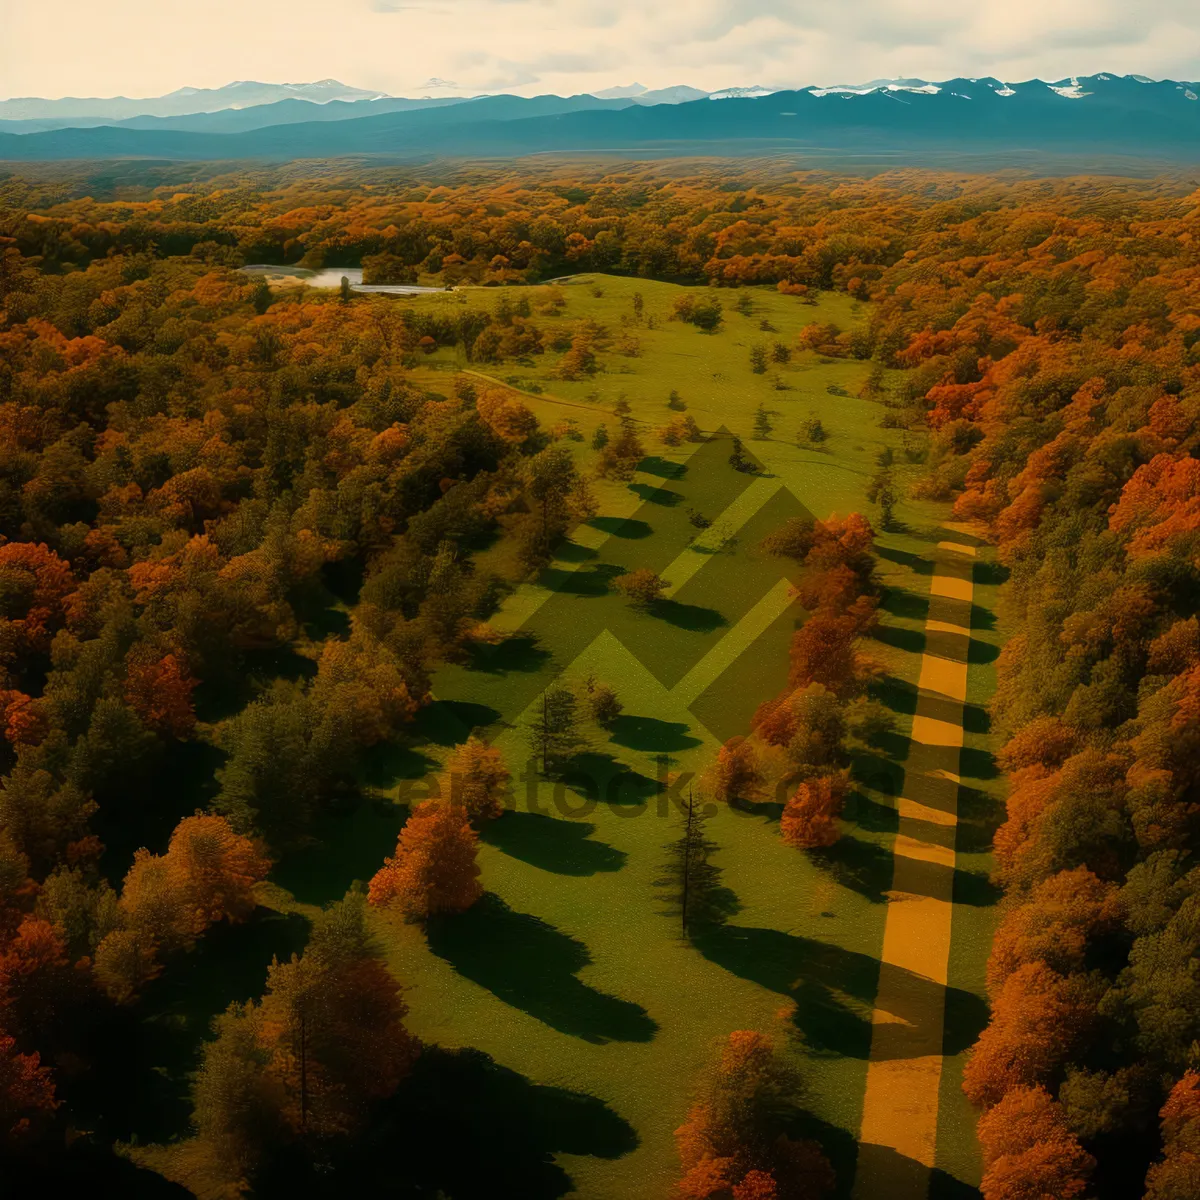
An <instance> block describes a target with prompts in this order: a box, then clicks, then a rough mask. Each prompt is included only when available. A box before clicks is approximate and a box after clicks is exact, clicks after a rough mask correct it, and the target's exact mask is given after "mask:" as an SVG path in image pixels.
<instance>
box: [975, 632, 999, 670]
mask: <svg viewBox="0 0 1200 1200" xmlns="http://www.w3.org/2000/svg"><path fill="white" fill-rule="evenodd" d="M999 657H1000V647H999V646H993V645H992V643H991V642H981V641H980V640H979V639H978V638H971V639H970V641H969V642H968V643H967V662H969V663H975V664H980V665H985V664H987V663H993V662H995V661H996V659H998V658H999Z"/></svg>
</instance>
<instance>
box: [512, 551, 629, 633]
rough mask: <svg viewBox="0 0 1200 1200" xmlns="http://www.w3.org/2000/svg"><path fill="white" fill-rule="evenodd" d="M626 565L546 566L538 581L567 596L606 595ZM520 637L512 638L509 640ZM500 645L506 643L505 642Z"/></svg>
mask: <svg viewBox="0 0 1200 1200" xmlns="http://www.w3.org/2000/svg"><path fill="white" fill-rule="evenodd" d="M624 571H625V568H624V567H617V566H613V564H612V563H597V564H596V565H595V566H593V567H589V568H587V569H586V570H579V571H565V570H563V568H562V567H544V568H543V569H542V572H541V574H540V575H539V576H538V583H540V584H541V585H542V587H545V588H549V589H550V590H551V591H552V592H562V593H563V594H564V595H567V596H593V597H595V596H604V595H606V594H607V593H608V592H609V591H610V590H611V589H610V587H609V584H610V583H611V582H612V580H613V579H615V578H616V577H617V576H618V575H622V574H624ZM516 640H518V639H515V638H510V639H509V641H516ZM500 645H504V643H503V642H501V643H500Z"/></svg>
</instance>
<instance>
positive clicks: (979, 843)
mask: <svg viewBox="0 0 1200 1200" xmlns="http://www.w3.org/2000/svg"><path fill="white" fill-rule="evenodd" d="M1003 821H1004V806H1003V805H1002V804H1000V803H998V802H997V801H996V800H994V799H993V798H992V797H991V796H989V795H988V794H987V792H982V791H980V790H979V789H978V788H972V787H960V788H959V789H958V850H959V853H960V854H986V853H987V852H988V851H989V850H990V849H991V848H992V839H993V838H994V837H995V835H996V830H997V829H999V828H1000V825H1001V824H1002V823H1003Z"/></svg>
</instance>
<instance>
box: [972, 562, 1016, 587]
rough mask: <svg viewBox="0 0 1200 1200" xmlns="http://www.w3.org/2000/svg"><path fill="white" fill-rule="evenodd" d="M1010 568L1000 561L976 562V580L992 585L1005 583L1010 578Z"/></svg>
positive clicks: (979, 582) (983, 584)
mask: <svg viewBox="0 0 1200 1200" xmlns="http://www.w3.org/2000/svg"><path fill="white" fill-rule="evenodd" d="M1008 575H1009V570H1008V568H1007V567H1006V566H1004V565H1003V564H1002V563H998V562H977V563H976V564H975V582H976V583H978V584H980V585H982V586H984V587H990V586H995V585H997V584H1001V583H1004V582H1005V581H1006V580H1007V579H1008Z"/></svg>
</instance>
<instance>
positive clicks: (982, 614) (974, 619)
mask: <svg viewBox="0 0 1200 1200" xmlns="http://www.w3.org/2000/svg"><path fill="white" fill-rule="evenodd" d="M971 628H972V629H995V628H996V614H995V613H994V612H992V610H991V609H990V608H984V607H983V605H981V604H972V605H971Z"/></svg>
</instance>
